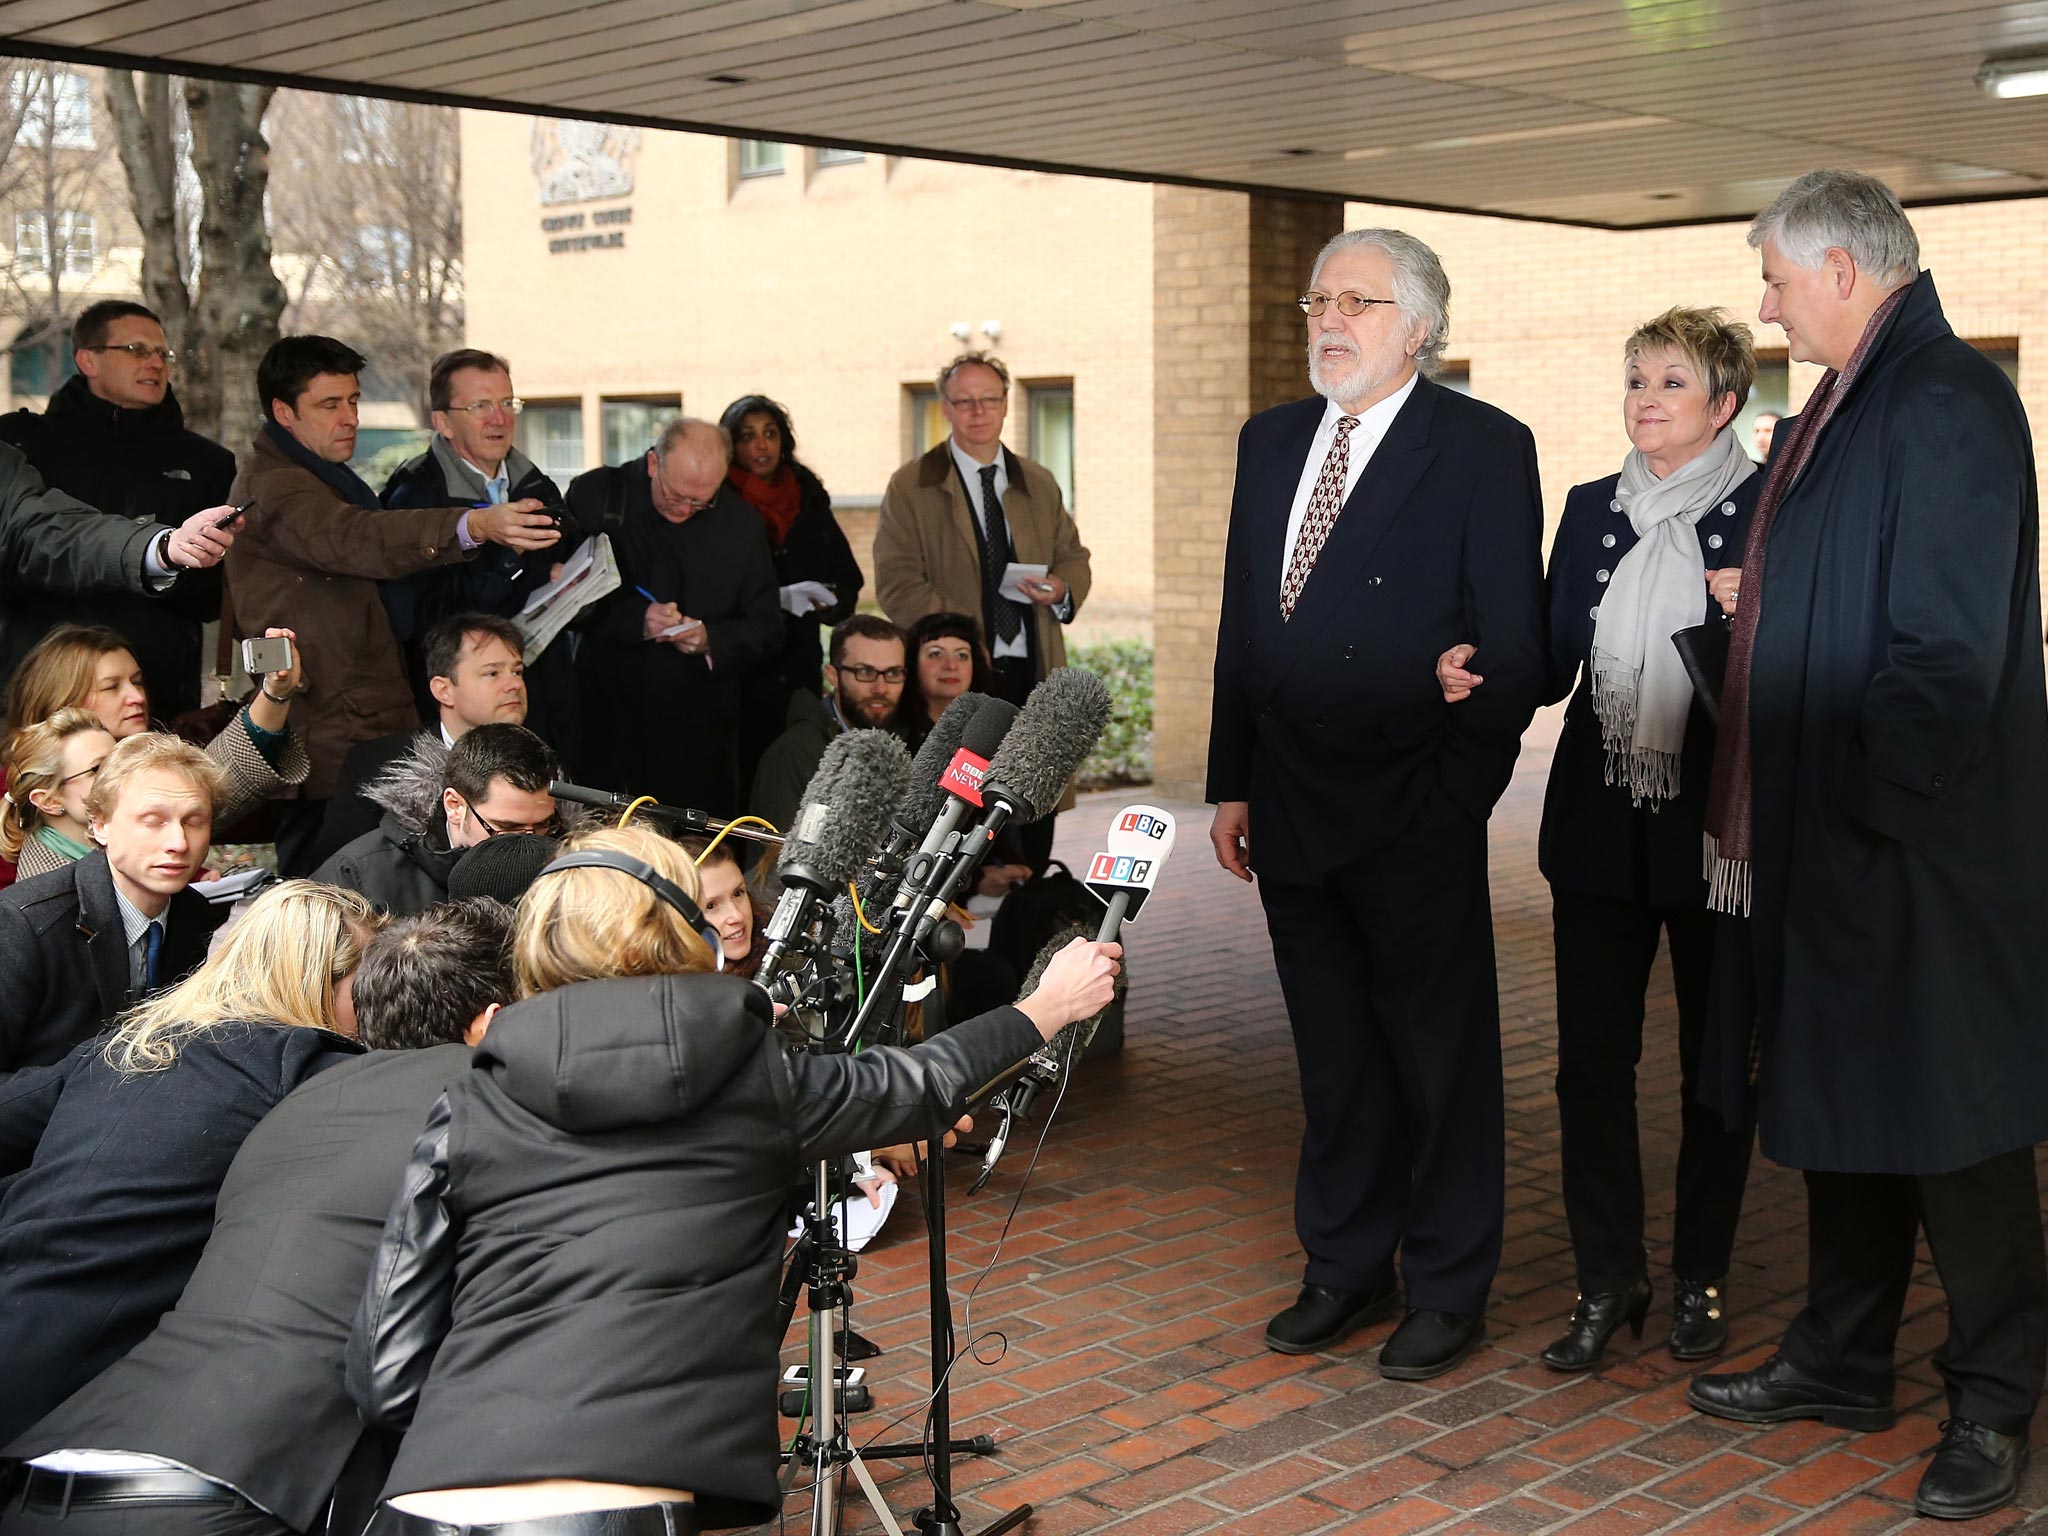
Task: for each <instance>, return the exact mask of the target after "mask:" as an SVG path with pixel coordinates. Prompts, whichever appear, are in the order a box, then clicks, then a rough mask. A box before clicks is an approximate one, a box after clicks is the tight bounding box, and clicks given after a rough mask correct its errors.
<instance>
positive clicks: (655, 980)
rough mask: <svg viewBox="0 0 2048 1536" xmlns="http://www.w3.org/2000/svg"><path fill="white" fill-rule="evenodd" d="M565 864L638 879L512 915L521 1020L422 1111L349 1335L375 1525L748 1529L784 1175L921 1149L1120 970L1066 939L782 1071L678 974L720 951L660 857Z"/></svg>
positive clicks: (787, 1178)
mask: <svg viewBox="0 0 2048 1536" xmlns="http://www.w3.org/2000/svg"><path fill="white" fill-rule="evenodd" d="M570 846H571V848H572V850H573V851H574V852H581V853H592V852H597V853H602V854H604V855H606V856H616V855H625V856H626V857H627V858H628V859H629V860H635V859H637V860H640V861H644V864H645V866H647V867H646V869H645V870H644V871H643V873H644V874H645V875H647V876H651V877H652V878H653V879H654V880H656V881H658V882H660V883H659V884H658V885H651V884H649V883H644V882H643V879H642V878H640V877H639V876H637V875H636V874H634V873H632V872H629V869H621V868H617V867H608V868H595V869H594V868H569V867H563V866H562V865H561V864H560V863H559V862H558V865H557V866H556V867H554V868H553V869H552V870H551V871H549V872H543V874H542V875H541V877H540V878H539V879H538V880H537V881H536V882H535V883H534V886H533V888H532V889H531V890H530V891H529V892H528V894H527V896H526V898H525V900H524V901H523V902H522V904H521V906H520V910H519V918H518V922H517V926H516V929H515V937H514V946H513V954H514V965H515V967H516V969H517V972H518V977H519V985H520V991H521V992H522V994H524V996H525V1000H524V1001H522V1002H520V1003H517V1004H515V1005H514V1006H513V1007H511V1008H509V1009H507V1010H505V1011H504V1012H503V1013H501V1014H499V1015H498V1017H497V1018H496V1019H495V1020H494V1021H493V1023H492V1026H491V1033H490V1035H489V1036H488V1037H487V1038H486V1039H485V1041H484V1043H483V1044H482V1045H481V1046H480V1047H479V1048H478V1052H477V1057H476V1068H475V1070H474V1071H472V1072H471V1073H470V1074H469V1075H468V1076H467V1077H466V1078H465V1079H464V1080H463V1081H461V1082H459V1083H457V1084H455V1085H454V1086H453V1087H452V1088H450V1089H449V1091H448V1093H447V1094H446V1095H445V1096H444V1097H443V1098H442V1100H441V1101H440V1102H439V1103H438V1104H437V1105H436V1106H435V1108H434V1112H433V1115H432V1116H431V1118H430V1119H429V1120H428V1122H427V1129H426V1131H425V1133H424V1134H423V1135H422V1136H421V1138H420V1141H419V1144H418V1146H417V1147H416V1148H415V1149H414V1152H413V1159H412V1163H411V1165H410V1167H409V1168H408V1170H407V1174H406V1183H405V1187H404V1188H403V1189H402V1190H401V1191H400V1193H399V1197H398V1200H397V1202H396V1203H395V1205H394V1206H393V1209H392V1213H391V1218H390V1221H389V1223H388V1224H387V1226H386V1228H385V1233H384V1241H383V1243H382V1245H381V1246H380V1248H379V1251H378V1256H377V1259H376V1261H375V1264H374V1265H373V1268H372V1282H371V1285H370V1288H369V1290H368V1291H367V1292H366V1294H365V1296H364V1299H363V1307H362V1311H361V1313H360V1315H359V1316H358V1319H357V1323H356V1330H355V1334H354V1337H353V1338H352V1339H351V1340H350V1344H349V1362H348V1379H349V1389H350V1391H351V1392H352V1393H353V1394H354V1395H355V1397H356V1400H357V1402H358V1403H359V1404H360V1405H361V1406H362V1408H363V1411H364V1415H365V1417H366V1418H367V1419H369V1420H370V1422H372V1423H374V1424H378V1425H381V1426H383V1427H386V1428H389V1429H400V1428H405V1427H406V1426H407V1424H408V1421H409V1424H410V1427H409V1428H405V1440H404V1443H403V1445H402V1446H401V1447H400V1450H399V1455H398V1461H397V1464H396V1466H395V1467H394V1469H393V1471H392V1474H391V1477H390V1480H389V1481H388V1482H387V1483H386V1485H385V1489H384V1497H385V1500H386V1503H385V1504H384V1506H383V1508H382V1509H381V1510H380V1511H379V1513H378V1517H377V1519H376V1521H374V1522H373V1523H372V1526H371V1530H372V1531H375V1532H380V1533H389V1532H409V1531H417V1532H427V1531H439V1530H443V1529H446V1528H447V1527H446V1526H444V1525H442V1524H440V1523H438V1522H449V1523H452V1524H454V1525H457V1526H461V1527H463V1528H465V1529H468V1530H472V1531H494V1530H498V1529H500V1528H501V1527H500V1526H499V1525H496V1524H493V1523H491V1522H515V1523H516V1524H517V1529H518V1530H519V1531H520V1532H521V1533H522V1536H543V1533H547V1532H550V1531H564V1532H566V1531H585V1530H590V1529H594V1528H595V1527H594V1525H593V1524H592V1523H591V1521H590V1516H591V1514H592V1512H595V1511H608V1512H609V1513H608V1515H607V1518H606V1523H605V1524H604V1527H603V1528H604V1529H605V1530H606V1531H607V1532H609V1533H613V1536H635V1533H637V1532H640V1531H643V1530H645V1531H660V1532H688V1531H694V1530H696V1529H697V1528H698V1527H699V1525H700V1523H701V1524H702V1525H706V1526H715V1525H753V1524H757V1523H759V1522H761V1521H764V1520H768V1519H770V1518H772V1517H773V1516H774V1514H775V1511H776V1508H777V1506H778V1504H779V1502H780V1498H779V1494H778V1492H777V1489H776V1449H777V1432H776V1422H775V1395H774V1392H773V1391H772V1389H771V1388H772V1382H773V1379H774V1374H775V1362H776V1353H777V1348H778V1345H779V1343H780V1338H779V1329H778V1327H777V1323H776V1271H777V1265H778V1262H779V1260H780V1258H781V1255H782V1249H783V1241H784V1233H785V1231H786V1230H787V1196H788V1191H789V1190H790V1188H791V1187H792V1186H794V1185H795V1184H796V1183H797V1182H798V1181H799V1179H800V1174H801V1169H802V1167H803V1164H804V1163H805V1162H806V1160H809V1159H813V1158H817V1157H821V1156H828V1155H834V1154H839V1153H845V1152H850V1151H853V1150H855V1149H857V1148H861V1147H870V1146H875V1145H879V1144H882V1143H886V1142H890V1141H897V1140H902V1139H905V1138H911V1137H929V1136H934V1135H937V1134H939V1133H940V1132H941V1131H943V1130H944V1129H945V1127H946V1126H948V1125H949V1124H951V1123H952V1122H953V1121H954V1120H955V1119H956V1118H957V1117H958V1116H959V1114H960V1113H961V1110H962V1107H963V1106H964V1105H965V1104H966V1102H967V1101H968V1100H969V1099H970V1098H972V1097H973V1096H974V1095H975V1094H976V1092H977V1091H978V1090H980V1089H981V1088H982V1087H984V1086H985V1085H986V1084H988V1083H989V1082H990V1081H991V1080H992V1079H994V1078H996V1077H997V1076H999V1075H1000V1074H1001V1073H1003V1072H1004V1071H1006V1070H1007V1069H1009V1068H1010V1067H1012V1066H1014V1065H1016V1064H1017V1063H1019V1062H1021V1061H1022V1060H1023V1059H1024V1057H1025V1056H1027V1055H1028V1054H1029V1053H1030V1052H1031V1051H1032V1050H1034V1049H1036V1048H1037V1046H1038V1045H1039V1043H1040V1042H1041V1041H1042V1040H1046V1039H1050V1038H1051V1037H1052V1036H1053V1035H1054V1034H1055V1033H1056V1032H1057V1030H1058V1029H1059V1028H1060V1027H1061V1026H1062V1025H1064V1024H1067V1023H1069V1022H1071V1021H1073V1020H1075V1019H1078V1018H1084V1017H1086V1016H1087V1015H1088V1014H1090V1013H1092V1012H1094V1011H1095V1010H1096V1009H1098V1008H1100V1007H1102V1006H1103V1005H1104V1004H1106V1003H1107V1002H1108V1000H1109V998H1110V995H1111V983H1112V978H1113V976H1114V974H1115V972H1116V970H1117V964H1116V956H1117V955H1118V954H1119V953H1121V951H1120V950H1119V949H1118V947H1117V946H1116V945H1113V944H1112V945H1096V944H1092V943H1085V942H1080V941H1077V942H1076V943H1075V944H1074V945H1073V946H1072V947H1071V948H1069V949H1068V950H1067V951H1065V952H1064V953H1063V954H1062V955H1061V956H1060V957H1059V958H1058V959H1057V960H1055V962H1054V963H1053V965H1052V966H1051V967H1049V968H1048V970H1047V972H1046V975H1045V979H1044V981H1043V983H1042V984H1041V985H1040V987H1039V989H1038V991H1037V992H1035V993H1033V994H1032V995H1031V996H1030V997H1029V998H1026V999H1025V1000H1024V1001H1023V1002H1022V1003H1020V1004H1019V1005H1018V1006H1017V1007H1014V1008H1003V1009H1000V1010H998V1011H996V1012H995V1013H992V1014H987V1015H984V1016H983V1017H982V1018H980V1019H976V1020H972V1021H969V1022H968V1023H966V1024H963V1025H958V1026H956V1027H955V1028H953V1029H952V1030H950V1031H948V1032H947V1033H946V1034H945V1035H944V1036H943V1037H941V1038H940V1039H938V1040H935V1041H931V1042H927V1043H926V1044H924V1045H921V1046H918V1047H916V1048H915V1049H912V1050H908V1051H902V1050H891V1049H887V1048H875V1049H870V1050H867V1051H864V1052H862V1053H861V1054H860V1055H859V1056H811V1055H795V1056H792V1055H790V1054H788V1053H786V1052H785V1050H784V1049H783V1047H782V1045H781V1043H780V1041H779V1039H778V1036H777V1035H776V1032H775V1030H774V1028H773V1017H772V1014H771V1010H770V1006H769V1003H768V999H767V996H766V994H765V993H763V992H762V991H761V990H760V989H758V988H757V987H755V986H753V985H752V984H751V983H749V982H745V981H742V980H740V979H739V978H737V977H731V976H710V975H704V974H701V973H702V972H704V971H707V970H708V969H710V967H711V965H712V952H711V947H710V946H711V944H712V943H715V942H716V938H717V936H716V933H715V931H713V932H711V933H710V936H709V940H708V941H707V938H706V936H705V934H706V927H707V925H706V924H705V923H704V921H703V915H702V913H701V912H699V911H698V910H697V907H696V896H695V894H694V893H695V892H696V890H697V889H698V886H697V880H696V872H695V870H694V868H693V866H692V865H691V864H690V862H689V860H688V857H687V856H686V855H685V854H684V853H683V851H682V850H681V849H680V848H678V847H676V846H675V845H674V844H671V843H668V842H666V841H665V840H663V839H662V838H660V837H659V836H657V835H656V834H654V833H651V832H647V831H643V830H641V829H640V828H636V827H628V828H622V829H616V830H610V831H604V832H598V833H592V834H589V835H588V836H586V837H584V838H581V839H578V840H577V841H575V842H574V843H573V844H572V845H570ZM629 868H630V867H629ZM601 978H610V979H601Z"/></svg>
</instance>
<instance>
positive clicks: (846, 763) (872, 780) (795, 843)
mask: <svg viewBox="0 0 2048 1536" xmlns="http://www.w3.org/2000/svg"><path fill="white" fill-rule="evenodd" d="M909 773H910V755H909V754H908V753H907V752H905V751H904V750H903V743H902V742H900V741H898V740H897V739H896V738H895V737H894V736H892V735H890V734H889V732H887V731H849V732H847V733H846V734H845V735H844V736H839V737H836V738H835V739H834V740H833V741H832V742H830V743H829V744H828V745H827V746H826V748H825V754H824V756H823V757H821V758H819V760H818V771H817V772H816V773H814V774H812V775H811V782H810V783H809V784H807V785H805V786H804V794H803V799H802V800H801V801H799V802H798V804H797V808H796V817H795V819H794V821H793V822H792V823H791V825H790V828H789V831H788V833H787V835H786V836H785V837H784V838H783V841H782V856H781V858H780V859H778V860H777V861H776V865H775V872H776V874H777V876H778V877H779V878H780V879H781V881H782V899H781V900H780V901H778V902H777V903H776V904H775V915H774V916H773V917H772V918H771V919H770V920H769V923H768V947H767V949H766V950H765V951H764V952H763V953H762V956H761V967H760V972H759V975H758V978H757V979H758V980H759V981H760V983H761V984H762V985H763V986H764V987H765V986H767V985H768V984H769V983H770V982H772V981H774V979H775V976H776V973H777V972H778V971H779V970H781V968H782V964H783V958H784V956H785V955H786V953H787V952H788V950H789V948H790V946H791V944H792V943H793V942H794V941H795V939H796V938H797V936H798V935H799V934H801V933H802V932H803V931H804V930H805V929H806V928H808V927H809V926H810V921H811V913H812V910H813V909H814V908H815V907H816V906H817V904H818V902H819V900H820V899H824V900H830V899H831V897H832V896H833V894H834V893H835V892H837V891H839V890H841V889H843V888H844V887H845V886H846V884H847V882H849V881H851V880H853V879H854V878H855V877H856V876H858V875H859V874H860V872H861V869H862V867H863V866H864V865H865V864H866V863H867V860H868V855H869V854H871V853H873V852H874V848H875V844H876V843H878V842H880V841H881V839H882V833H883V831H884V829H885V828H886V827H887V825H888V821H889V809H890V807H891V806H892V805H894V804H895V803H896V801H897V800H899V799H900V798H901V797H902V795H903V786H904V781H905V779H906V778H907V777H908V776H909Z"/></svg>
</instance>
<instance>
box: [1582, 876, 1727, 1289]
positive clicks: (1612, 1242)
mask: <svg viewBox="0 0 2048 1536" xmlns="http://www.w3.org/2000/svg"><path fill="white" fill-rule="evenodd" d="M1714 923H1715V918H1714V915H1713V914H1712V913H1710V912H1707V911H1704V910H1702V909H1699V908H1691V907H1650V906H1644V905H1642V904H1640V903H1638V902H1632V901H1615V900H1612V899H1610V898H1608V897H1604V896H1582V895H1579V894H1577V893H1575V892H1572V891H1561V890H1557V889H1555V888H1553V889H1552V891H1551V926H1552V932H1553V934H1554V935H1555V939H1556V946H1557V1118H1558V1124H1559V1127H1560V1129H1561V1130H1562V1132H1563V1144H1564V1209H1565V1216H1566V1218H1567V1219H1568V1220H1569V1222H1570V1223H1571V1232H1572V1251H1573V1253H1574V1255H1576V1257H1577V1259H1578V1267H1579V1289H1580V1291H1582V1292H1583V1293H1585V1294H1586V1295H1589V1296H1590V1295H1596V1294H1598V1293H1600V1292H1602V1291H1619V1290H1625V1289H1627V1288H1628V1287H1629V1286H1630V1285H1633V1284H1634V1283H1635V1281H1636V1279H1637V1277H1638V1276H1641V1275H1645V1274H1647V1273H1649V1257H1648V1255H1647V1254H1646V1253H1645V1252H1644V1249H1643V1159H1642V1149H1641V1145H1640V1142H1639V1140H1638V1135H1637V1126H1636V1066H1637V1064H1638V1063H1639V1062H1640V1061H1641V1060H1642V1055H1643V997H1644V993H1645V992H1646V991H1647V990H1648V988H1649V984H1650V968H1651V966H1652V965H1653V964H1654V963H1655V961H1656V958H1657V938H1658V934H1659V933H1660V932H1661V933H1663V934H1664V935H1665V936H1666V937H1667V938H1668V940H1669V942H1670V948H1671V977H1672V984H1673V990H1674V991H1675V992H1676V993H1677V996H1678V1074H1679V1125H1680V1131H1679V1141H1678V1192H1677V1210H1676V1213H1675V1220H1674V1222H1673V1232H1672V1243H1671V1268H1672V1270H1673V1272H1674V1273H1676V1274H1678V1275H1681V1276H1683V1277H1684V1278H1686V1279H1688V1280H1719V1279H1720V1278H1721V1277H1722V1276H1724V1275H1726V1274H1727V1273H1728V1258H1729V1255H1730V1254H1731V1253H1732V1252H1733V1251H1734V1248H1735V1223H1736V1220H1737V1219H1738V1218H1739V1217H1740V1216H1741V1214H1742V1189H1743V1185H1744V1184H1745V1183H1746V1182H1748V1179H1749V1149H1750V1143H1751V1142H1752V1140H1753V1139H1754V1135H1755V1126H1754V1123H1753V1122H1751V1121H1745V1122H1744V1123H1743V1124H1741V1125H1739V1126H1736V1127H1734V1128H1732V1129H1731V1128H1728V1127H1725V1126H1723V1125H1722V1123H1721V1117H1720V1116H1719V1115H1718V1114H1716V1113H1715V1112H1714V1111H1713V1110H1711V1109H1708V1108H1706V1107H1705V1106H1704V1105H1702V1104H1701V1103H1699V1101H1698V1099H1697V1097H1696V1095H1697V1092H1698V1088H1699V1083H1698V1068H1699V1060H1700V1042H1701V1040H1702V1039H1703V1038H1704V1037H1705V1033H1706V1028H1705V1026H1706V1013H1707V978H1708V973H1709V968H1710V963H1711V960H1712V956H1713V950H1714Z"/></svg>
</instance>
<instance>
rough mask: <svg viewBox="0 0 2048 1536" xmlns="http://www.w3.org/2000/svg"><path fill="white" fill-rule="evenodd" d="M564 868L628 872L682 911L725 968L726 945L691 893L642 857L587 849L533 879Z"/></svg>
mask: <svg viewBox="0 0 2048 1536" xmlns="http://www.w3.org/2000/svg"><path fill="white" fill-rule="evenodd" d="M567 869H610V870H616V871H617V872H618V873H619V874H622V875H631V876H632V877H633V878H634V879H635V880H638V881H639V882H640V883H641V884H642V885H644V886H646V887H647V889H649V890H650V891H652V892H654V894H655V895H656V896H657V897H659V898H660V899H661V900H662V901H665V902H667V903H668V904H669V905H670V906H671V907H673V908H675V910H676V911H677V912H678V913H679V914H681V916H682V919H683V921H684V922H686V923H688V924H689V925H690V926H691V927H692V928H694V929H696V930H697V933H698V936H699V937H701V938H702V939H703V940H704V942H705V943H706V944H708V945H709V946H710V947H711V958H712V960H713V961H715V962H716V964H717V968H718V969H719V970H721V971H722V970H724V969H725V945H724V942H723V941H722V940H721V939H720V938H719V937H718V930H717V929H716V928H714V927H712V926H711V924H710V923H709V922H707V921H706V920H705V917H704V909H703V908H701V907H699V906H698V905H697V903H696V902H694V901H692V900H691V899H690V893H689V892H688V891H686V890H684V889H683V888H682V887H681V886H680V885H677V884H676V883H675V881H673V880H671V879H669V877H668V876H666V875H664V874H663V873H662V872H661V871H660V870H658V869H656V868H655V867H654V866H653V865H652V864H649V863H648V862H647V861H646V860H644V859H636V858H634V857H633V856H632V855H631V854H630V853H615V852H613V851H612V850H611V849H609V848H586V849H583V850H581V851H580V852H577V853H565V854H563V855H562V856H561V857H560V858H557V859H555V860H554V861H553V862H552V863H550V864H548V865H546V866H545V867H544V868H543V869H542V870H541V872H540V874H538V875H535V876H534V877H533V878H534V879H536V880H538V879H540V878H541V876H543V875H557V874H560V873H561V872H562V871H563V870H567Z"/></svg>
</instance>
